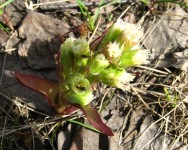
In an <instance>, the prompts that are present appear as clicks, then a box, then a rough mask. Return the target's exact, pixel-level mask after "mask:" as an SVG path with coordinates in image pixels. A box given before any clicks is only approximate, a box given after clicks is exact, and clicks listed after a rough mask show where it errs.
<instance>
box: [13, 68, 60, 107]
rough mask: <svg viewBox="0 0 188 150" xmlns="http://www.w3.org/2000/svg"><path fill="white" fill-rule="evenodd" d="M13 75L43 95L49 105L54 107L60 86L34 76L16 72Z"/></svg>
mask: <svg viewBox="0 0 188 150" xmlns="http://www.w3.org/2000/svg"><path fill="white" fill-rule="evenodd" d="M13 75H14V76H15V77H16V78H17V79H18V80H19V81H20V82H21V83H22V84H23V85H25V86H27V87H29V88H31V89H33V90H35V91H37V92H39V93H41V94H43V95H44V96H45V97H46V99H47V100H48V103H49V105H51V106H52V107H54V106H55V105H56V104H55V98H56V96H57V94H58V91H59V86H58V84H57V83H56V82H52V81H50V80H46V79H42V78H39V77H36V76H32V75H24V74H21V73H18V72H14V73H13Z"/></svg>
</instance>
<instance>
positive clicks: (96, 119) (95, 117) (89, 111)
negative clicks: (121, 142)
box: [80, 104, 114, 136]
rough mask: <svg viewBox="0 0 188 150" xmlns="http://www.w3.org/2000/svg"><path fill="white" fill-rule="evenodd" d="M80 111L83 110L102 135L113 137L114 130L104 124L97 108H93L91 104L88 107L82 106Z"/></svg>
mask: <svg viewBox="0 0 188 150" xmlns="http://www.w3.org/2000/svg"><path fill="white" fill-rule="evenodd" d="M80 109H82V110H83V112H84V113H85V115H86V117H87V119H88V120H89V122H90V123H91V124H92V125H93V126H94V127H95V128H96V129H98V130H99V131H101V132H102V133H104V134H106V135H108V136H113V135H114V134H113V132H112V130H111V129H110V128H109V127H108V126H107V125H106V124H104V123H103V121H102V120H101V118H100V116H99V114H98V112H97V110H96V109H95V108H93V107H92V106H91V105H90V104H88V105H86V106H82V107H81V108H80Z"/></svg>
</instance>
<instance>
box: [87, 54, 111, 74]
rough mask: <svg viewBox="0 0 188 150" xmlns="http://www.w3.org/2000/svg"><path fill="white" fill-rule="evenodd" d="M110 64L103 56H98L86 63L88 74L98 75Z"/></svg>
mask: <svg viewBox="0 0 188 150" xmlns="http://www.w3.org/2000/svg"><path fill="white" fill-rule="evenodd" d="M109 64H110V63H109V62H108V60H107V59H106V58H105V56H104V55H103V54H98V55H96V56H95V57H94V58H92V59H91V61H90V62H89V63H88V67H89V72H90V73H91V74H93V75H98V74H99V73H100V72H101V71H103V70H104V69H105V68H107V67H108V65H109Z"/></svg>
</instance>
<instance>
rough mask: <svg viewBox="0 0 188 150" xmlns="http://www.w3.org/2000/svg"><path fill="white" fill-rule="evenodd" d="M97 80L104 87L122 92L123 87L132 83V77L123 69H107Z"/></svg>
mask: <svg viewBox="0 0 188 150" xmlns="http://www.w3.org/2000/svg"><path fill="white" fill-rule="evenodd" d="M99 79H100V81H101V82H102V83H104V84H106V85H109V86H114V87H116V88H120V89H122V90H124V89H125V85H126V84H128V83H129V82H130V81H133V79H134V76H133V75H131V74H129V73H127V72H126V71H125V69H123V68H107V69H105V70H104V71H102V72H101V73H100V74H99Z"/></svg>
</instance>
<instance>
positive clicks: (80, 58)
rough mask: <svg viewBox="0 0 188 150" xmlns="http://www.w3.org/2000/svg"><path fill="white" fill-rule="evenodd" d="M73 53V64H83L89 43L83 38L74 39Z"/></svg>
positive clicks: (84, 63)
mask: <svg viewBox="0 0 188 150" xmlns="http://www.w3.org/2000/svg"><path fill="white" fill-rule="evenodd" d="M73 53H74V57H75V60H74V61H75V64H76V65H77V66H85V65H86V63H87V60H88V58H89V54H90V50H89V43H88V42H87V41H86V40H85V39H76V40H75V41H74V47H73Z"/></svg>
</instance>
